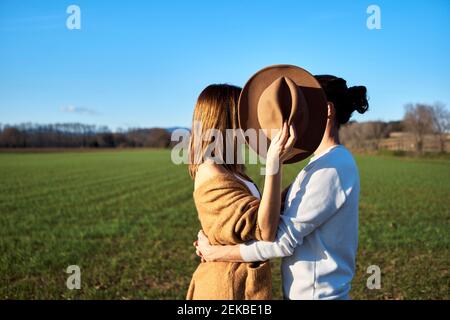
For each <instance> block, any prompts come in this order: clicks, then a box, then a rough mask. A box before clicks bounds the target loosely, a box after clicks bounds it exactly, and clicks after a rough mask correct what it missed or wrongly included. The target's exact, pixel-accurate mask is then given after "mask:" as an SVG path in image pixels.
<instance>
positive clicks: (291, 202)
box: [240, 145, 359, 300]
mask: <svg viewBox="0 0 450 320" xmlns="http://www.w3.org/2000/svg"><path fill="white" fill-rule="evenodd" d="M358 202H359V174H358V168H357V166H356V163H355V161H354V159H353V157H352V155H351V153H350V152H349V151H348V150H347V149H346V148H345V147H343V146H340V145H339V146H333V147H331V148H329V149H328V150H326V151H325V152H323V153H322V154H320V155H317V156H314V157H313V158H311V160H310V162H309V163H308V165H307V166H306V167H305V168H304V169H303V170H302V171H301V172H300V173H299V174H298V176H297V177H296V179H295V180H294V182H293V184H292V186H291V188H290V190H289V192H288V194H287V196H286V202H285V210H284V213H283V215H281V219H280V225H279V227H278V232H277V237H276V240H275V242H265V241H253V242H249V243H247V244H243V245H240V251H241V255H242V257H243V259H244V261H248V262H250V261H264V260H268V259H272V258H276V257H283V260H282V265H281V271H282V280H283V293H284V297H285V298H286V299H308V300H313V299H348V293H349V291H350V286H351V281H352V278H353V276H354V274H355V256H356V250H357V246H358Z"/></svg>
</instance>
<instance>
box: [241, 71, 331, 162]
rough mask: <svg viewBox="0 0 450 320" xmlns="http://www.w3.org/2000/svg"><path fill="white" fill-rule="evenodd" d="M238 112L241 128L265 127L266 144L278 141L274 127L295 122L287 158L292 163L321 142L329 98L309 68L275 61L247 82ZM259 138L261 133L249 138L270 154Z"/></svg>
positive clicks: (256, 148)
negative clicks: (280, 63) (262, 146)
mask: <svg viewBox="0 0 450 320" xmlns="http://www.w3.org/2000/svg"><path fill="white" fill-rule="evenodd" d="M238 116H239V125H240V127H241V129H243V130H247V129H256V130H263V132H264V134H263V136H262V138H263V139H267V141H266V143H267V144H266V145H269V144H270V143H271V142H273V143H275V141H274V139H275V137H276V135H274V134H273V131H272V130H274V129H275V130H279V129H282V127H283V123H285V122H286V123H287V125H291V124H293V125H294V126H293V128H292V129H291V130H294V133H293V134H292V135H293V136H295V137H296V139H295V141H293V145H292V149H291V151H290V152H288V153H286V154H287V155H288V159H286V161H285V162H286V163H293V162H298V161H301V160H303V159H305V158H307V157H309V156H310V155H311V154H312V153H313V152H314V151H315V150H316V149H317V147H318V146H319V144H320V142H321V140H322V136H323V133H324V131H325V127H326V121H327V99H326V96H325V92H324V91H323V89H322V87H321V86H320V84H319V82H318V81H317V80H316V79H315V78H314V76H313V75H312V74H310V73H309V72H308V71H306V70H304V69H302V68H300V67H296V66H292V65H274V66H270V67H267V68H264V69H262V70H260V71H258V72H257V73H256V74H255V75H253V76H252V77H251V78H250V80H248V82H247V83H246V84H245V86H244V88H243V89H242V93H241V96H240V98H239V105H238ZM260 142H261V141H260V137H259V135H257V139H256V141H255V140H249V141H248V143H249V145H250V147H251V148H252V149H253V150H254V151H255V152H257V153H258V154H259V155H260V156H263V157H267V155H268V150H264V148H261V147H260V146H261V145H262V144H261V143H260ZM286 145H287V142H286ZM269 149H270V148H269Z"/></svg>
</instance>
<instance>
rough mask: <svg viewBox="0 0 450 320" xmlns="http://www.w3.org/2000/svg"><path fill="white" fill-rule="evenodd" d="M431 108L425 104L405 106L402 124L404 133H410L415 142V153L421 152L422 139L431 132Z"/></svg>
mask: <svg viewBox="0 0 450 320" xmlns="http://www.w3.org/2000/svg"><path fill="white" fill-rule="evenodd" d="M432 114H433V111H432V107H431V106H429V105H426V104H421V103H417V104H414V105H413V104H408V105H406V106H405V115H404V117H403V124H404V126H405V129H406V131H409V132H411V133H412V134H413V135H414V137H415V140H416V151H417V152H418V153H422V152H423V142H424V137H425V135H426V134H427V133H432V132H433V116H432Z"/></svg>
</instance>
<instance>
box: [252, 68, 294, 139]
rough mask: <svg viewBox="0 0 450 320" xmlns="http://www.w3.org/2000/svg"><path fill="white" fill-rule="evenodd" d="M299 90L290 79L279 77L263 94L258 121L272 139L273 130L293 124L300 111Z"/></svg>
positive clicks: (259, 104) (259, 102)
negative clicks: (285, 124) (284, 123)
mask: <svg viewBox="0 0 450 320" xmlns="http://www.w3.org/2000/svg"><path fill="white" fill-rule="evenodd" d="M298 102H299V97H298V88H297V85H296V84H295V83H294V82H293V81H292V80H291V79H290V78H288V77H285V76H283V77H279V78H278V79H276V80H275V81H273V82H272V83H271V84H270V85H269V86H268V87H267V88H266V89H265V90H264V91H263V93H262V94H261V96H260V98H259V101H258V121H259V123H260V124H261V128H262V129H266V130H267V132H266V135H267V136H268V137H269V138H270V139H271V138H272V136H273V134H272V132H271V129H281V127H282V126H283V122H287V123H288V124H291V123H292V121H293V120H294V115H295V113H296V112H297V111H298V110H297V109H298Z"/></svg>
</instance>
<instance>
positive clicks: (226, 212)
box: [187, 173, 272, 300]
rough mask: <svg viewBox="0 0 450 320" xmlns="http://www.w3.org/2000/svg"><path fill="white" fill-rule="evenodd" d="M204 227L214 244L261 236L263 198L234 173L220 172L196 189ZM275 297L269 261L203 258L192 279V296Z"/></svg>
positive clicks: (249, 298)
mask: <svg viewBox="0 0 450 320" xmlns="http://www.w3.org/2000/svg"><path fill="white" fill-rule="evenodd" d="M194 202H195V206H196V208H197V212H198V217H199V220H200V223H201V226H202V229H203V231H204V232H205V233H206V235H207V236H208V238H209V241H210V242H211V244H220V245H234V244H240V243H244V242H247V241H249V240H261V232H260V230H259V228H258V225H257V215H258V208H259V203H260V200H259V199H258V198H256V197H254V196H253V195H252V194H251V192H250V190H248V188H247V187H246V186H245V184H243V183H242V182H240V181H239V180H237V179H236V178H235V177H233V176H232V175H230V174H225V173H224V174H219V175H217V176H214V177H212V178H211V179H208V180H207V181H205V182H204V183H202V184H201V185H200V186H199V187H198V188H197V189H196V190H195V191H194ZM271 298H272V276H271V270H270V263H269V261H264V262H252V263H243V262H242V263H241V262H238V263H237V262H202V263H200V265H199V266H198V267H197V269H196V271H195V272H194V275H193V277H192V280H191V284H190V286H189V290H188V293H187V299H189V300H261V299H271Z"/></svg>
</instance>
